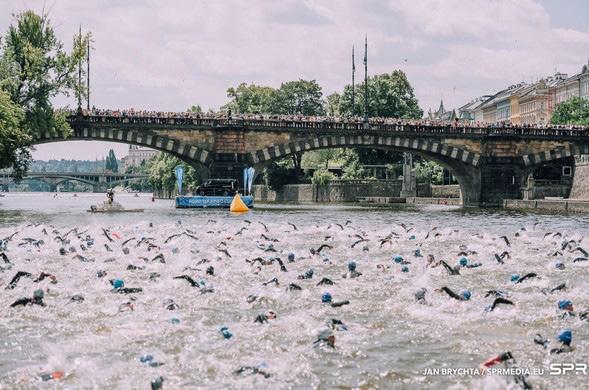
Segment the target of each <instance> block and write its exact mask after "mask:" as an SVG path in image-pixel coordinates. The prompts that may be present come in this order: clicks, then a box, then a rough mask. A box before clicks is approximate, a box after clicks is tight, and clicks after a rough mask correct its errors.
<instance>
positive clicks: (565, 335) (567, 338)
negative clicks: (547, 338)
mask: <svg viewBox="0 0 589 390" xmlns="http://www.w3.org/2000/svg"><path fill="white" fill-rule="evenodd" d="M556 338H557V339H558V341H560V342H561V343H563V344H564V345H570V344H571V341H573V332H571V331H570V330H569V329H563V330H561V331H560V333H559V334H558V335H557V336H556Z"/></svg>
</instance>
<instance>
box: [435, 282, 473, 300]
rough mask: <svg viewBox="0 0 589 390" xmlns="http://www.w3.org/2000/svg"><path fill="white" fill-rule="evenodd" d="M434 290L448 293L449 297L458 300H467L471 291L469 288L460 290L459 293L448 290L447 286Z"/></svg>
mask: <svg viewBox="0 0 589 390" xmlns="http://www.w3.org/2000/svg"><path fill="white" fill-rule="evenodd" d="M436 291H443V292H445V293H446V294H448V295H449V296H450V297H451V298H454V299H456V300H458V301H468V300H469V299H470V296H471V293H470V291H469V290H462V291H461V292H460V294H456V293H455V292H454V291H452V290H450V289H449V288H448V287H446V286H444V287H442V288H440V289H438V290H436Z"/></svg>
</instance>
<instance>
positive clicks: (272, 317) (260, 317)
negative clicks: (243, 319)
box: [254, 310, 276, 324]
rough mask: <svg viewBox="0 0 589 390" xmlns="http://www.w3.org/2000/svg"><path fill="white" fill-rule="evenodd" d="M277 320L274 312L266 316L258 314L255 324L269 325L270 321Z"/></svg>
mask: <svg viewBox="0 0 589 390" xmlns="http://www.w3.org/2000/svg"><path fill="white" fill-rule="evenodd" d="M275 319H276V313H274V312H273V311H271V310H270V311H269V312H267V313H265V314H258V315H257V316H256V318H255V319H254V322H257V323H260V324H267V323H268V320H275Z"/></svg>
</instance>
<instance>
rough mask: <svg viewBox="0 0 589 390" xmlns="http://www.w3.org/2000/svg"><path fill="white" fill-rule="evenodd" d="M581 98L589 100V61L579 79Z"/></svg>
mask: <svg viewBox="0 0 589 390" xmlns="http://www.w3.org/2000/svg"><path fill="white" fill-rule="evenodd" d="M579 87H580V90H579V96H580V97H581V99H586V100H589V61H587V64H586V65H583V69H582V70H581V75H580V77H579Z"/></svg>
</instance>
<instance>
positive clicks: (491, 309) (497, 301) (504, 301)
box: [489, 297, 513, 311]
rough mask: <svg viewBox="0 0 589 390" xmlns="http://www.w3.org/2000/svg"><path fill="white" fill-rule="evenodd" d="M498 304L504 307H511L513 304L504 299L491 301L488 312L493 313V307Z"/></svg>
mask: <svg viewBox="0 0 589 390" xmlns="http://www.w3.org/2000/svg"><path fill="white" fill-rule="evenodd" d="M499 304H505V305H513V302H512V301H510V300H509V299H505V298H501V297H499V298H495V300H494V301H493V304H492V305H491V306H490V307H489V311H493V310H495V307H496V306H497V305H499Z"/></svg>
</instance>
